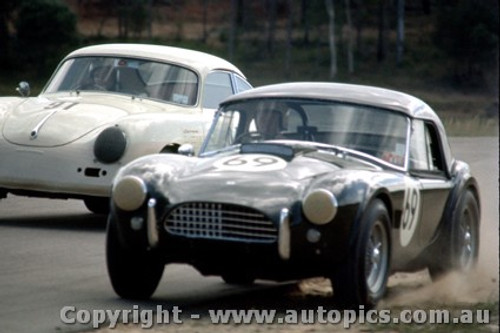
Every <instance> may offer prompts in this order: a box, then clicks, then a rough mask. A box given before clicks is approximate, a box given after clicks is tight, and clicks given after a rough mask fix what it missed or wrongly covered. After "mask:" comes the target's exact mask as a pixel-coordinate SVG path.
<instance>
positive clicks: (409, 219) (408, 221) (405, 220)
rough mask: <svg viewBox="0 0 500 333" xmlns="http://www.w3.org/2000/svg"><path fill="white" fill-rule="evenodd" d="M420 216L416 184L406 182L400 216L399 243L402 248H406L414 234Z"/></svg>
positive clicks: (418, 192) (418, 194) (418, 193)
mask: <svg viewBox="0 0 500 333" xmlns="http://www.w3.org/2000/svg"><path fill="white" fill-rule="evenodd" d="M419 216H420V190H419V188H418V183H417V182H407V183H406V185H405V198H404V202H403V214H402V215H401V227H400V241H401V245H402V246H407V245H408V244H409V243H410V241H411V239H412V237H413V234H414V233H415V229H416V228H417V224H418V220H419Z"/></svg>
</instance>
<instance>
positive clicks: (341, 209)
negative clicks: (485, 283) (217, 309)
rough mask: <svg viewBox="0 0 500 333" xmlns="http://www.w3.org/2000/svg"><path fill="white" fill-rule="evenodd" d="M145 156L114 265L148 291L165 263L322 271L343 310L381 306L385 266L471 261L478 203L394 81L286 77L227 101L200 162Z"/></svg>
mask: <svg viewBox="0 0 500 333" xmlns="http://www.w3.org/2000/svg"><path fill="white" fill-rule="evenodd" d="M190 151H191V150H190V149H188V147H186V146H183V147H181V148H180V153H181V154H162V155H149V156H145V157H142V158H139V159H137V160H135V161H133V162H131V163H129V164H128V165H126V166H125V167H123V168H122V169H121V170H120V172H119V174H118V175H117V177H116V179H115V180H114V184H113V190H112V203H111V206H112V207H111V214H110V216H109V224H108V231H107V265H108V271H109V276H110V278H111V282H112V285H113V287H114V290H115V291H116V293H117V294H118V295H120V296H121V297H124V298H147V297H150V296H151V295H152V293H153V292H154V291H155V289H156V287H157V285H158V283H159V280H160V278H161V276H162V272H163V269H164V266H165V264H168V263H188V264H191V265H193V266H194V267H196V268H197V269H198V270H199V271H200V272H201V273H202V274H204V275H220V276H222V278H223V279H224V281H226V282H227V283H251V282H253V281H254V280H255V279H269V280H276V281H284V280H295V279H301V278H308V277H314V276H323V277H327V278H329V279H330V280H331V282H332V286H333V297H334V299H336V300H337V301H338V302H339V304H341V305H342V306H358V305H364V306H366V307H373V306H375V305H376V303H377V302H378V301H379V300H380V299H381V298H382V297H383V295H384V292H385V291H386V282H387V278H388V276H389V274H390V273H391V272H395V271H407V270H416V269H422V268H425V267H428V268H429V271H430V273H431V276H432V277H437V276H440V275H442V274H443V273H445V272H447V271H450V270H455V269H457V270H463V271H464V270H469V269H471V268H472V267H473V266H474V264H475V262H476V261H477V257H478V249H479V222H480V200H479V190H478V185H477V183H476V180H475V179H474V177H473V176H472V175H471V172H470V170H469V167H468V165H467V164H466V163H464V162H461V161H458V160H456V159H454V158H453V156H452V153H451V151H450V147H449V145H448V141H447V138H446V134H445V130H444V128H443V125H442V123H441V121H440V120H439V118H438V117H437V115H436V114H435V113H434V111H433V110H432V109H431V108H430V107H429V106H428V105H427V104H425V103H424V102H422V101H421V100H419V99H417V98H415V97H412V96H409V95H407V94H403V93H400V92H395V91H391V90H387V89H381V88H375V87H368V86H358V85H347V84H334V83H304V82H301V83H288V84H279V85H271V86H266V87H261V88H257V89H253V90H249V91H246V92H243V93H240V94H238V95H235V96H232V97H229V98H228V99H226V100H225V101H224V102H223V103H222V104H221V106H220V108H219V110H218V111H217V113H216V115H215V118H214V122H213V124H212V127H211V129H210V131H209V133H208V135H207V137H206V139H205V141H204V143H203V145H202V148H201V151H200V153H199V155H198V157H192V156H186V155H189V152H190Z"/></svg>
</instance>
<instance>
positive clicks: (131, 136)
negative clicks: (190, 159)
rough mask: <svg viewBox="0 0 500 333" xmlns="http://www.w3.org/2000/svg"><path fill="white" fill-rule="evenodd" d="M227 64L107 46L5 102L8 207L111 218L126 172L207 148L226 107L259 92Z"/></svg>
mask: <svg viewBox="0 0 500 333" xmlns="http://www.w3.org/2000/svg"><path fill="white" fill-rule="evenodd" d="M250 88H251V85H250V84H249V83H248V82H247V80H246V79H245V76H244V75H243V73H242V72H241V71H240V70H239V69H238V68H236V67H235V66H234V65H232V64H230V63H229V62H227V61H225V60H223V59H220V58H218V57H215V56H212V55H209V54H206V53H202V52H197V51H192V50H186V49H181V48H175V47H168V46H160V45H144V44H104V45H94V46H89V47H84V48H82V49H79V50H76V51H74V52H72V53H70V54H69V55H68V56H66V57H65V58H64V59H63V61H62V62H61V64H60V65H59V66H58V68H57V69H56V71H55V73H54V75H53V76H52V78H51V79H50V81H49V82H48V83H47V85H46V87H45V88H44V89H43V91H42V92H41V94H40V95H39V96H37V97H28V95H29V90H30V89H29V85H28V84H27V83H26V82H22V83H21V84H20V85H19V87H18V91H19V92H20V93H21V95H22V96H18V97H2V98H0V156H1V159H0V199H2V198H5V197H6V196H7V194H8V193H13V194H17V195H27V196H41V197H52V198H77V199H83V200H84V202H85V204H86V206H87V208H89V209H90V210H91V211H93V212H101V213H102V212H107V211H108V210H109V197H110V195H111V184H112V180H113V178H114V176H115V175H116V172H117V171H118V169H119V168H120V167H122V166H123V165H125V164H126V163H128V162H130V161H132V160H133V159H135V158H137V157H139V156H143V155H146V154H153V153H160V152H169V151H177V147H178V146H180V145H182V144H184V143H191V144H193V145H194V147H195V149H197V148H199V147H200V146H201V143H202V141H203V138H204V137H205V136H206V133H207V131H208V129H209V127H210V124H211V122H212V119H213V115H214V113H215V111H216V109H217V108H218V106H219V102H220V101H222V100H223V99H224V98H225V97H227V96H229V95H232V94H234V93H237V92H240V91H244V90H247V89H250Z"/></svg>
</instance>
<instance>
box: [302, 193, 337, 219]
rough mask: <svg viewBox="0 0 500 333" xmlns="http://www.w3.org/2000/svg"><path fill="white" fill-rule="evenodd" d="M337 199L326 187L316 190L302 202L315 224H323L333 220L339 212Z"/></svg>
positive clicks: (303, 208)
mask: <svg viewBox="0 0 500 333" xmlns="http://www.w3.org/2000/svg"><path fill="white" fill-rule="evenodd" d="M337 207H338V203H337V199H336V198H335V196H334V195H333V194H332V192H330V191H328V190H325V189H318V190H314V191H312V192H311V193H309V194H308V195H307V196H306V197H305V198H304V200H303V202H302V210H303V212H304V215H305V216H306V218H307V219H308V220H309V221H310V222H311V223H314V224H318V225H323V224H326V223H328V222H330V221H332V220H333V218H334V217H335V215H336V214H337Z"/></svg>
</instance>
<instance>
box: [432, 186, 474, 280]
mask: <svg viewBox="0 0 500 333" xmlns="http://www.w3.org/2000/svg"><path fill="white" fill-rule="evenodd" d="M479 216H480V214H479V204H478V202H477V199H476V197H475V196H474V194H473V193H472V192H471V191H469V190H468V191H466V192H465V193H464V195H463V197H462V198H461V200H460V203H459V205H458V206H457V209H456V211H455V213H454V215H453V219H452V221H451V223H449V225H448V226H447V228H446V229H445V232H444V233H443V236H442V237H441V240H440V244H442V246H443V247H442V251H441V255H440V256H437V258H439V260H436V261H435V262H433V263H432V264H431V265H430V266H429V273H430V275H431V277H432V279H438V278H439V277H441V276H443V275H444V274H446V273H448V272H450V271H459V272H468V271H471V270H472V269H473V268H474V266H475V265H476V263H477V258H478V255H479Z"/></svg>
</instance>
